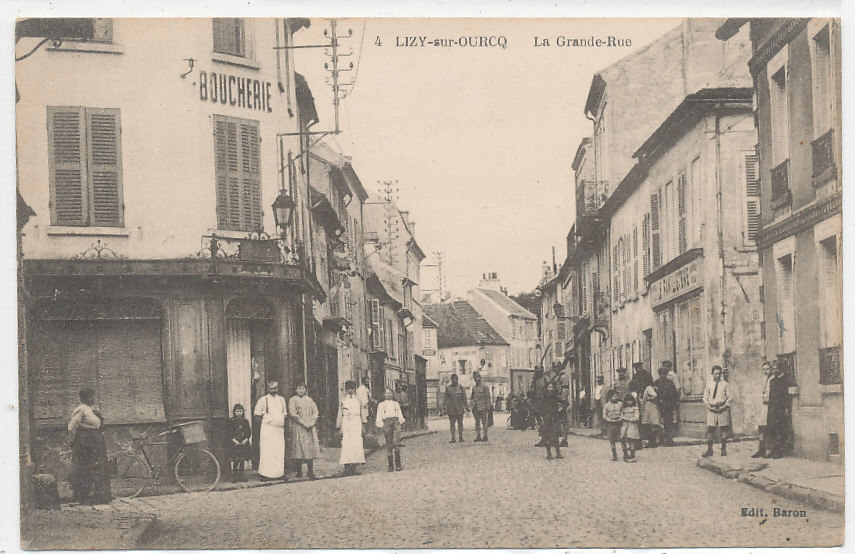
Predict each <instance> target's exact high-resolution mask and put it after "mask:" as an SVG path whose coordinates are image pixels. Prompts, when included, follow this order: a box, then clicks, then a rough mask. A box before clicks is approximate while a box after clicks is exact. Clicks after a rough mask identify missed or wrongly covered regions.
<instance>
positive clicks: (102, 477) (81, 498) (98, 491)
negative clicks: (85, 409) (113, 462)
mask: <svg viewBox="0 0 855 554" xmlns="http://www.w3.org/2000/svg"><path fill="white" fill-rule="evenodd" d="M72 448H73V451H74V475H73V477H72V483H71V487H72V490H73V492H74V498H75V500H77V501H78V502H80V503H82V504H106V503H108V502H110V501H111V500H112V499H113V497H112V494H111V493H110V473H109V469H108V462H107V447H106V445H105V444H104V434H103V433H102V431H101V430H100V429H78V430H77V433H76V435H75V437H74V443H73V444H72Z"/></svg>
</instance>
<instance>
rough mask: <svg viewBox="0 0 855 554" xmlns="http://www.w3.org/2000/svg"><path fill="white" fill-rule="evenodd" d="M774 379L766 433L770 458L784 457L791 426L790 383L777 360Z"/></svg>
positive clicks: (771, 387)
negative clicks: (769, 443) (768, 440)
mask: <svg viewBox="0 0 855 554" xmlns="http://www.w3.org/2000/svg"><path fill="white" fill-rule="evenodd" d="M772 372H773V374H772V379H771V380H770V381H769V409H768V414H767V420H766V432H767V433H768V434H769V439H770V442H771V443H772V444H771V445H770V446H771V449H770V452H769V454H768V456H767V457H769V458H775V459H778V458H782V457H783V456H784V448H785V444H784V443H785V442H786V439H787V432H788V431H789V425H790V396H789V388H790V387H789V383H787V378H786V376H785V375H784V368H783V367H781V364H780V363H778V361H777V360H774V361H773V362H772Z"/></svg>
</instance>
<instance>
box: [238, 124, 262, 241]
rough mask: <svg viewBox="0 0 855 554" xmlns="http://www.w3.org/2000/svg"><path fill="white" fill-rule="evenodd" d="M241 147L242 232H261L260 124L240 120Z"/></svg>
mask: <svg viewBox="0 0 855 554" xmlns="http://www.w3.org/2000/svg"><path fill="white" fill-rule="evenodd" d="M240 147H241V165H240V169H241V177H240V179H241V223H240V230H241V231H260V230H261V229H262V227H263V225H262V221H261V169H260V166H261V161H260V156H259V135H258V122H257V121H252V120H248V119H243V120H240Z"/></svg>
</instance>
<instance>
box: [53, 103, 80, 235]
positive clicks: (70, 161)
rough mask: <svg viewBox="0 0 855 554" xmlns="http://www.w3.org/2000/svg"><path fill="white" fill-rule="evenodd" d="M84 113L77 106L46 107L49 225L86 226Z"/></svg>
mask: <svg viewBox="0 0 855 554" xmlns="http://www.w3.org/2000/svg"><path fill="white" fill-rule="evenodd" d="M83 124H84V111H83V108H79V107H53V106H50V107H48V137H49V139H48V157H49V163H50V186H51V201H52V205H51V208H52V209H51V224H53V225H86V224H87V223H88V221H87V217H86V213H87V211H88V198H87V195H86V194H85V190H86V188H85V180H86V178H85V176H84V173H83V170H84V167H85V163H84V157H83V156H84V152H85V151H86V150H85V144H86V143H85V140H86V139H85V132H84V125H83Z"/></svg>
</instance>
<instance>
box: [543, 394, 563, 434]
mask: <svg viewBox="0 0 855 554" xmlns="http://www.w3.org/2000/svg"><path fill="white" fill-rule="evenodd" d="M541 406H542V412H541V413H542V416H543V425H542V426H541V437H543V445H544V446H557V445H558V436H559V434H560V433H561V417H562V415H563V414H564V406H563V402H562V401H561V398H560V397H559V396H558V393H556V392H555V391H552V392H546V393H545V394H544V396H543V401H542V403H541Z"/></svg>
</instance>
